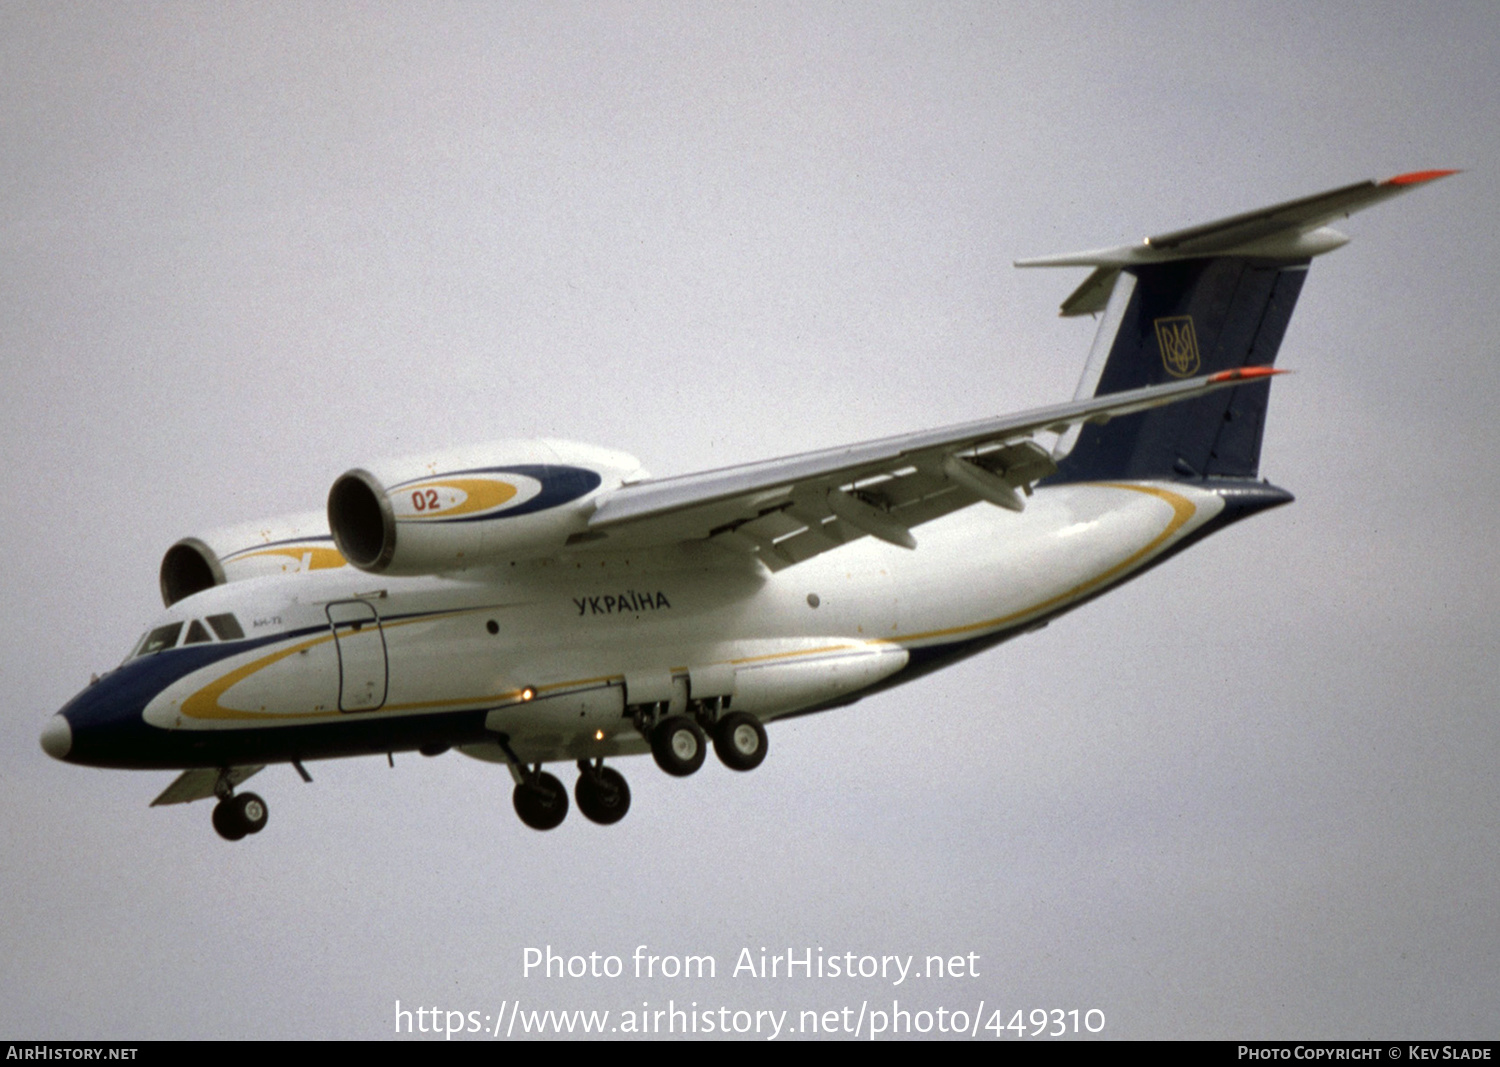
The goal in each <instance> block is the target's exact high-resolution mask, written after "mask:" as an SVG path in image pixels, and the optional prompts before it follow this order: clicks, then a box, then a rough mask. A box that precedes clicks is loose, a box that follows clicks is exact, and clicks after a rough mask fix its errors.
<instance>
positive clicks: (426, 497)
mask: <svg viewBox="0 0 1500 1067" xmlns="http://www.w3.org/2000/svg"><path fill="white" fill-rule="evenodd" d="M411 506H412V507H413V508H415V509H416V510H418V511H433V510H436V508H437V506H438V494H437V490H436V489H418V490H417V491H416V492H414V493H412V495H411Z"/></svg>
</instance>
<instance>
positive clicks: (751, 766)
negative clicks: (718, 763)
mask: <svg viewBox="0 0 1500 1067" xmlns="http://www.w3.org/2000/svg"><path fill="white" fill-rule="evenodd" d="M714 751H715V752H717V753H718V755H719V759H720V760H722V761H723V763H724V766H726V767H728V768H729V769H730V770H733V771H753V770H755V768H757V767H759V766H760V765H761V761H762V760H764V759H765V758H766V728H765V727H764V726H762V725H761V724H760V720H759V719H757V718H756V717H755V716H754V715H750V714H748V713H746V712H743V711H731V712H730V713H729V714H728V715H725V716H723V717H721V718H720V719H719V721H718V722H717V723H715V724H714Z"/></svg>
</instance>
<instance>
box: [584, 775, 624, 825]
mask: <svg viewBox="0 0 1500 1067" xmlns="http://www.w3.org/2000/svg"><path fill="white" fill-rule="evenodd" d="M573 799H575V800H577V801H578V810H579V811H581V812H583V815H584V818H586V819H588V820H589V821H590V822H596V823H598V824H599V825H600V826H609V825H610V824H611V823H617V822H619V821H620V820H621V819H623V818H625V813H626V812H627V811H629V810H630V786H628V785H626V784H625V776H624V775H623V774H621V773H620V772H619V771H617V770H615V769H614V768H613V767H589V766H587V765H585V767H584V768H583V773H582V774H580V775H579V776H578V784H577V785H575V786H574V787H573Z"/></svg>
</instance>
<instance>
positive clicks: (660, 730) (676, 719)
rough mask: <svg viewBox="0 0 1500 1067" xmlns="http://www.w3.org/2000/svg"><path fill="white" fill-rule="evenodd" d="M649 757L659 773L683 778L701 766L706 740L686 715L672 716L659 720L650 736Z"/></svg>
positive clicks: (706, 745) (705, 754) (705, 751)
mask: <svg viewBox="0 0 1500 1067" xmlns="http://www.w3.org/2000/svg"><path fill="white" fill-rule="evenodd" d="M651 754H652V755H653V756H655V757H656V765H657V766H658V767H660V768H661V769H662V770H664V771H666V772H667V773H668V774H672V775H676V776H677V777H678V778H686V777H687V776H688V775H690V774H692V773H693V772H694V771H696V770H697V769H698V768H699V767H701V766H703V758H704V757H705V756H707V755H708V739H707V738H705V737H704V736H703V731H702V730H700V729H698V724H697V723H695V722H694V721H693V720H692V719H689V718H688V717H687V716H686V715H673V716H672V717H671V718H669V719H663V720H662V721H661V722H660V723H659V724H658V725H657V727H656V729H655V730H653V731H652V732H651Z"/></svg>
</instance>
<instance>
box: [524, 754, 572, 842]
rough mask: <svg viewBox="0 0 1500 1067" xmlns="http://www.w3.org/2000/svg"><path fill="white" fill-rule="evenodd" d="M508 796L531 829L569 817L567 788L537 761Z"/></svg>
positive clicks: (550, 826) (546, 827)
mask: <svg viewBox="0 0 1500 1067" xmlns="http://www.w3.org/2000/svg"><path fill="white" fill-rule="evenodd" d="M511 800H512V802H513V803H514V804H515V806H516V814H517V815H519V816H520V817H521V821H522V822H523V823H525V824H526V825H527V826H529V827H531V828H532V829H533V830H552V829H555V828H556V827H558V826H561V825H562V821H563V820H564V819H566V818H567V817H568V791H567V790H566V789H564V788H563V784H562V783H561V782H559V781H558V780H557V779H556V778H555V777H554V776H552V775H550V774H548V773H547V772H546V771H544V770H542V765H541V764H540V763H538V764H537V765H536V766H535V767H533V768H532V769H531V772H530V773H529V774H527V775H526V777H525V778H524V779H523V780H522V781H521V782H519V783H518V784H517V785H516V791H515V793H513V794H512V795H511ZM581 806H582V805H580V807H581Z"/></svg>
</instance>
